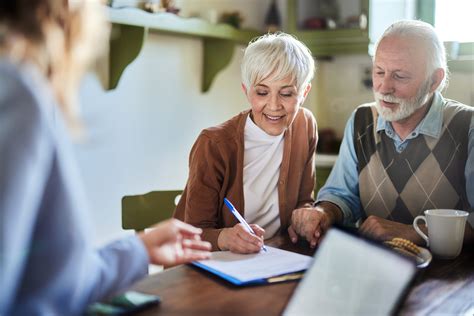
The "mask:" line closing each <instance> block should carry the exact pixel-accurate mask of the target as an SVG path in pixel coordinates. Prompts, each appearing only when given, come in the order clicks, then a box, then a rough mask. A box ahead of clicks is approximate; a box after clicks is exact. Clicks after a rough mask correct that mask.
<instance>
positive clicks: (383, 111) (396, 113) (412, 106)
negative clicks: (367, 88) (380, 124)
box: [374, 80, 431, 122]
mask: <svg viewBox="0 0 474 316" xmlns="http://www.w3.org/2000/svg"><path fill="white" fill-rule="evenodd" d="M430 86H431V82H430V81H429V80H428V81H427V82H426V84H424V85H423V86H422V87H421V88H420V90H419V91H418V94H417V95H416V96H414V97H413V98H410V99H400V98H396V97H395V96H393V95H392V94H382V93H379V92H376V91H374V98H375V107H376V108H377V112H378V113H379V115H380V116H381V117H382V118H383V119H384V120H386V121H389V122H397V121H400V120H403V119H406V118H407V117H409V116H411V115H412V114H413V113H415V111H416V110H418V109H419V108H421V107H422V106H423V105H425V103H426V102H428V100H429V98H430V96H431V93H430ZM380 100H383V101H386V102H390V103H398V107H397V108H396V109H393V110H392V109H390V108H387V107H384V106H382V105H381V104H380Z"/></svg>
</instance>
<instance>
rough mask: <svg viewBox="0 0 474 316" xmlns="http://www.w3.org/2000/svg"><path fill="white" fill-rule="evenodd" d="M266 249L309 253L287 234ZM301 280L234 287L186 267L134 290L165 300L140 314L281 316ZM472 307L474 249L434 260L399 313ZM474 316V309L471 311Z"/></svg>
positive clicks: (457, 310) (454, 311)
mask: <svg viewBox="0 0 474 316" xmlns="http://www.w3.org/2000/svg"><path fill="white" fill-rule="evenodd" d="M267 244H268V245H271V246H274V247H278V248H282V249H286V250H291V251H295V252H298V253H302V254H307V255H311V254H312V251H311V250H310V249H309V247H307V244H305V243H301V244H297V245H293V244H291V243H290V241H289V239H288V238H287V237H286V236H278V237H276V238H273V239H272V240H270V241H269V242H268V243H267ZM297 284H298V283H297V282H296V281H293V282H287V283H279V284H271V285H260V286H252V287H243V288H239V287H235V286H232V285H230V284H229V283H227V282H226V281H224V280H222V279H220V278H218V277H216V276H214V275H212V274H209V273H207V272H205V271H203V270H201V269H199V268H196V267H193V266H189V265H182V266H178V267H175V268H171V269H167V270H165V271H164V272H161V273H158V274H155V275H151V276H149V277H147V278H146V279H144V280H143V281H141V282H139V283H138V284H137V285H136V286H135V287H134V288H135V289H136V290H139V291H142V292H145V293H151V294H156V295H159V296H161V298H162V303H161V305H160V306H159V307H156V308H153V309H149V310H147V311H146V312H143V313H141V314H140V315H191V314H192V315H280V314H281V313H282V311H283V310H284V308H285V306H286V305H287V303H288V301H289V299H290V297H291V294H292V293H293V291H294V289H295V288H296V286H297ZM470 308H474V247H472V246H471V247H470V249H468V248H467V247H465V249H464V250H463V252H462V253H461V255H460V256H459V257H458V258H456V259H455V260H449V261H443V260H436V259H434V261H433V262H432V263H431V265H430V266H429V267H428V268H426V269H424V270H422V271H420V274H419V276H418V277H417V278H416V280H415V282H414V284H413V285H412V286H411V290H410V292H409V295H408V297H407V299H406V300H405V302H404V304H403V308H402V311H401V314H417V315H418V314H421V315H422V314H432V313H444V314H460V313H464V312H466V311H467V310H469V309H470ZM471 311H472V312H471V314H474V309H471Z"/></svg>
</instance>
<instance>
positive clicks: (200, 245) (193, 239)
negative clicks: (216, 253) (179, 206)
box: [139, 219, 211, 266]
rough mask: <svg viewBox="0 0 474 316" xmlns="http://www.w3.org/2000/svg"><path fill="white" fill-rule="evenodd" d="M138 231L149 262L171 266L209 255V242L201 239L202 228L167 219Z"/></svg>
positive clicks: (201, 258)
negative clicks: (147, 228)
mask: <svg viewBox="0 0 474 316" xmlns="http://www.w3.org/2000/svg"><path fill="white" fill-rule="evenodd" d="M151 229H152V230H150V231H148V232H146V233H140V234H139V237H140V238H141V240H142V241H143V244H144V245H145V248H146V250H147V252H148V256H149V258H150V263H153V264H158V265H164V266H173V265H178V264H182V263H186V262H190V261H194V260H203V259H207V258H209V257H210V255H211V253H210V252H209V251H210V250H211V244H210V243H208V242H206V241H202V240H201V236H200V235H201V233H202V229H200V228H196V227H194V226H191V225H189V224H186V223H183V222H181V221H179V220H177V219H169V220H167V221H164V222H161V223H159V224H157V225H155V226H153V227H152V228H151Z"/></svg>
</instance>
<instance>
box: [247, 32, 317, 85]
mask: <svg viewBox="0 0 474 316" xmlns="http://www.w3.org/2000/svg"><path fill="white" fill-rule="evenodd" d="M241 71H242V83H243V84H244V85H245V87H247V88H249V87H251V86H255V85H257V84H259V83H260V82H262V81H263V80H265V79H267V78H270V77H271V78H272V80H282V79H286V78H288V77H289V78H291V81H292V82H294V83H295V85H296V88H297V89H298V91H300V90H301V89H302V88H304V87H306V85H307V84H309V83H310V81H311V79H313V76H314V72H315V60H314V58H313V56H312V55H311V52H310V50H309V49H308V47H306V45H304V44H303V43H302V42H300V41H299V40H297V39H296V38H295V37H293V36H292V35H289V34H286V33H283V32H278V33H274V34H270V33H269V34H265V35H263V36H261V37H259V38H257V39H255V40H252V41H251V42H250V43H249V45H248V46H247V48H246V49H245V52H244V57H243V60H242V65H241Z"/></svg>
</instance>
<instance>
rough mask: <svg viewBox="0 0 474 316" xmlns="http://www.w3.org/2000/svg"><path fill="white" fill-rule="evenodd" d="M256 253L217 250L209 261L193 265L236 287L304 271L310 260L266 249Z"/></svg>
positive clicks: (310, 258) (292, 253) (286, 252)
mask: <svg viewBox="0 0 474 316" xmlns="http://www.w3.org/2000/svg"><path fill="white" fill-rule="evenodd" d="M266 248H267V251H266V252H265V251H260V252H259V253H256V254H245V255H244V254H236V253H232V252H230V251H216V252H213V253H212V254H211V258H210V259H208V260H202V261H195V262H193V264H194V265H196V266H198V267H200V268H202V269H204V270H207V271H209V272H212V273H214V274H216V275H218V276H220V277H222V278H224V279H226V280H227V281H230V282H232V283H234V284H236V285H246V284H252V283H267V279H268V278H272V277H275V276H280V275H284V274H289V273H294V272H299V271H304V270H306V269H307V268H308V267H309V266H310V265H311V262H312V259H313V258H312V257H309V256H305V255H300V254H297V253H294V252H290V251H286V250H281V249H278V248H273V247H269V246H266Z"/></svg>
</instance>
